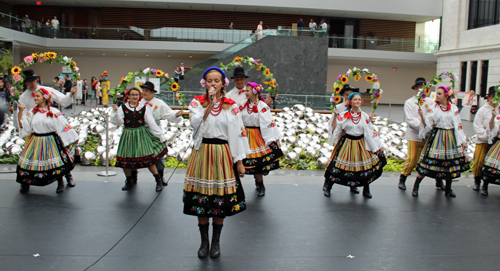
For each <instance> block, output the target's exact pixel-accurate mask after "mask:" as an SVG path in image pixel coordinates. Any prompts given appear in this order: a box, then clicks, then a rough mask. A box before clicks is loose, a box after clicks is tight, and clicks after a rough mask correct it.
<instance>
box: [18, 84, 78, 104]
mask: <svg viewBox="0 0 500 271" xmlns="http://www.w3.org/2000/svg"><path fill="white" fill-rule="evenodd" d="M41 88H43V89H45V90H47V91H48V92H50V94H51V98H50V101H52V102H56V103H58V104H60V105H61V107H67V106H69V105H71V103H73V98H72V97H71V93H69V92H68V93H66V94H63V93H61V92H59V91H57V90H55V89H53V88H51V87H44V86H40V85H38V87H37V88H36V90H35V91H31V90H30V89H26V90H25V91H24V92H23V93H22V94H21V96H19V103H20V104H22V105H24V107H26V108H27V109H28V108H30V109H31V108H35V107H36V103H35V98H34V97H35V96H34V95H33V94H34V93H35V92H36V91H38V90H39V89H41Z"/></svg>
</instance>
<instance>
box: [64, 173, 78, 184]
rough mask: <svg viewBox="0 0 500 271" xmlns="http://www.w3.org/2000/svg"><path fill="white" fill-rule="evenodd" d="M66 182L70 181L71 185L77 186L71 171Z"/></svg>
mask: <svg viewBox="0 0 500 271" xmlns="http://www.w3.org/2000/svg"><path fill="white" fill-rule="evenodd" d="M66 182H68V186H69V187H75V185H76V184H75V181H74V180H73V176H71V172H69V173H68V174H66Z"/></svg>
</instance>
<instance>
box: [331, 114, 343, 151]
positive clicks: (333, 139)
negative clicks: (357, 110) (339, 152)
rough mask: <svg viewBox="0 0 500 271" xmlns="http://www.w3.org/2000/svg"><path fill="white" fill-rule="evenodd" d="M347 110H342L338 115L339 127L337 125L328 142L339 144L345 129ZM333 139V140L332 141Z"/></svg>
mask: <svg viewBox="0 0 500 271" xmlns="http://www.w3.org/2000/svg"><path fill="white" fill-rule="evenodd" d="M345 113H346V112H342V113H340V114H339V115H338V116H337V127H335V130H334V131H333V135H330V138H329V139H328V142H332V143H333V144H332V145H335V144H337V142H339V139H340V137H341V136H342V130H343V129H344V124H345V121H346V119H345V117H344V115H345ZM330 140H331V141H330Z"/></svg>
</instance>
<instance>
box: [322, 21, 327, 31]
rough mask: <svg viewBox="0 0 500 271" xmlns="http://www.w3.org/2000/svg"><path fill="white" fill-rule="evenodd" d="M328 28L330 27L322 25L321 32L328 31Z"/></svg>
mask: <svg viewBox="0 0 500 271" xmlns="http://www.w3.org/2000/svg"><path fill="white" fill-rule="evenodd" d="M327 28H328V25H327V24H326V23H322V24H321V30H323V31H326V29H327Z"/></svg>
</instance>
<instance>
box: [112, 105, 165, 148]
mask: <svg viewBox="0 0 500 271" xmlns="http://www.w3.org/2000/svg"><path fill="white" fill-rule="evenodd" d="M125 107H127V108H128V110H130V111H134V110H137V111H140V110H142V109H143V108H144V109H146V112H145V113H144V121H145V122H146V123H145V124H146V127H147V129H148V131H149V132H150V133H151V134H152V135H154V136H155V137H157V138H159V139H160V141H161V142H165V141H167V137H166V135H164V134H163V132H162V131H161V129H160V127H158V125H156V122H155V118H154V117H153V113H152V111H151V110H148V109H147V108H146V107H145V106H142V107H141V105H140V104H139V106H137V107H131V106H130V104H129V103H125ZM109 121H111V123H113V124H114V125H116V126H120V125H122V124H123V123H124V122H125V113H124V112H123V107H121V106H120V107H118V112H115V111H113V112H111V116H110V118H109Z"/></svg>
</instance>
